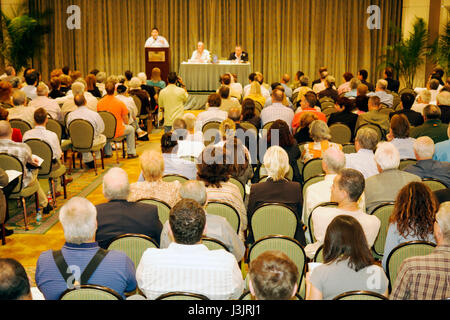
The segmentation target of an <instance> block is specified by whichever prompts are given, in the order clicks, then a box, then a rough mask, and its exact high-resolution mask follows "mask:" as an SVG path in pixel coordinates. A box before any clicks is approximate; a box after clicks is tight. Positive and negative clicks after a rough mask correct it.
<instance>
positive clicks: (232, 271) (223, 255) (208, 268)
mask: <svg viewBox="0 0 450 320" xmlns="http://www.w3.org/2000/svg"><path fill="white" fill-rule="evenodd" d="M136 280H137V283H138V286H139V288H140V289H141V290H142V291H143V292H144V294H145V296H146V297H147V299H150V300H154V299H156V298H157V297H159V296H160V295H162V294H164V293H168V292H173V291H184V292H192V293H198V294H202V295H205V296H207V297H208V298H209V299H211V300H230V299H238V298H239V296H240V295H241V294H242V292H243V290H244V280H243V279H242V273H241V270H240V269H239V267H238V265H237V262H236V258H235V257H234V256H233V255H232V254H231V253H229V252H226V251H225V250H212V251H210V250H208V248H207V247H206V246H204V245H203V244H196V245H182V244H178V243H171V244H170V245H169V247H168V248H167V249H154V248H150V249H147V250H146V251H145V252H144V254H143V255H142V259H141V261H140V263H139V265H138V267H137V270H136Z"/></svg>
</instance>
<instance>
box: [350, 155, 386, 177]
mask: <svg viewBox="0 0 450 320" xmlns="http://www.w3.org/2000/svg"><path fill="white" fill-rule="evenodd" d="M345 167H346V168H347V169H355V170H358V171H359V172H361V173H362V174H363V176H364V179H367V178H369V177H371V176H374V175H376V174H379V172H378V168H377V164H376V162H375V155H374V153H373V151H372V150H368V149H359V150H358V152H356V153H350V154H345Z"/></svg>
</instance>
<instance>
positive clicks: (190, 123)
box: [183, 113, 197, 130]
mask: <svg viewBox="0 0 450 320" xmlns="http://www.w3.org/2000/svg"><path fill="white" fill-rule="evenodd" d="M183 120H184V122H185V123H186V130H193V129H194V128H195V121H196V120H197V117H196V116H195V115H194V114H192V113H185V114H184V115H183Z"/></svg>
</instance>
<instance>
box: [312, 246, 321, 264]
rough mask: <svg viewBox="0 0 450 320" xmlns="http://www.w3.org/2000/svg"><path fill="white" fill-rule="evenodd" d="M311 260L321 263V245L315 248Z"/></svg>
mask: <svg viewBox="0 0 450 320" xmlns="http://www.w3.org/2000/svg"><path fill="white" fill-rule="evenodd" d="M313 261H314V262H316V263H323V245H321V246H320V247H319V249H317V251H316V253H315V254H314V258H313Z"/></svg>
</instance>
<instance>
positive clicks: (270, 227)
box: [250, 203, 298, 241]
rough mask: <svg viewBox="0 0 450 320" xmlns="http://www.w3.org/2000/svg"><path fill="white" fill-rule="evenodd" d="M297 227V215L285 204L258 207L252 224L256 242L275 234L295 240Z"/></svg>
mask: <svg viewBox="0 0 450 320" xmlns="http://www.w3.org/2000/svg"><path fill="white" fill-rule="evenodd" d="M297 225H298V217H297V215H296V214H295V212H294V211H293V210H292V209H291V208H290V207H288V206H287V205H285V204H283V203H265V204H262V205H260V206H258V207H257V208H256V209H255V212H254V213H253V215H252V217H251V223H250V227H251V230H252V233H253V237H254V239H255V241H256V240H259V239H261V238H263V237H265V236H268V235H274V234H278V235H284V236H287V237H290V238H294V235H295V232H296V231H297Z"/></svg>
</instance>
